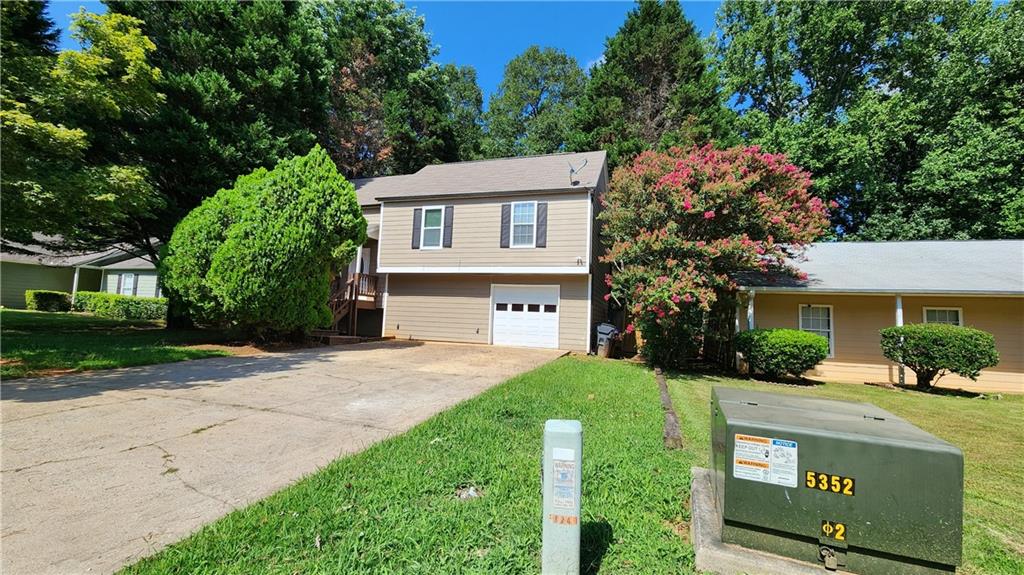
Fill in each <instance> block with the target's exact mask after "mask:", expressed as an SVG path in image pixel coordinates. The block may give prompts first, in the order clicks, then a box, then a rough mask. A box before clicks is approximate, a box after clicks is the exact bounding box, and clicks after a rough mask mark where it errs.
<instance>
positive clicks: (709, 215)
mask: <svg viewBox="0 0 1024 575" xmlns="http://www.w3.org/2000/svg"><path fill="white" fill-rule="evenodd" d="M714 217H715V210H708V211H706V212H704V219H705V220H710V219H712V218H714Z"/></svg>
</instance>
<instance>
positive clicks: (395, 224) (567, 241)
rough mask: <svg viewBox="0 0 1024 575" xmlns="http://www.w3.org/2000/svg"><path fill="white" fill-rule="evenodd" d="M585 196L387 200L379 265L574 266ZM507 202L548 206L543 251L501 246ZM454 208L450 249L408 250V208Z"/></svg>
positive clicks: (583, 236)
mask: <svg viewBox="0 0 1024 575" xmlns="http://www.w3.org/2000/svg"><path fill="white" fill-rule="evenodd" d="M588 198H589V194H588V193H571V194H547V195H543V194H541V195H522V196H515V197H514V198H513V197H505V198H464V199H449V200H425V201H422V202H388V203H385V204H384V207H383V210H384V224H383V230H382V232H381V244H380V246H381V249H380V266H381V267H384V268H393V267H417V268H418V267H423V266H438V267H460V266H461V267H492V266H501V267H506V268H515V267H517V266H518V267H536V266H558V267H579V269H580V271H581V272H585V271H586V268H585V267H584V266H585V265H586V261H587V233H586V231H587V213H588V210H587V202H588ZM512 201H539V202H548V226H547V232H548V241H547V247H545V248H501V247H500V246H499V241H500V239H501V238H500V236H501V205H502V204H504V203H510V202H512ZM441 205H452V206H455V211H454V214H453V218H452V247H450V248H442V249H433V250H414V249H412V224H413V222H412V219H413V210H414V209H416V208H422V207H424V206H441Z"/></svg>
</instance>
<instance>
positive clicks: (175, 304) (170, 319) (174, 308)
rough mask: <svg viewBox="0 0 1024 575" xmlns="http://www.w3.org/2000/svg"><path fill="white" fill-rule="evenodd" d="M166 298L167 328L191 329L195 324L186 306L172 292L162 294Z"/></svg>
mask: <svg viewBox="0 0 1024 575" xmlns="http://www.w3.org/2000/svg"><path fill="white" fill-rule="evenodd" d="M164 296H165V297H166V298H167V324H166V325H167V329H192V328H194V327H195V326H196V324H195V322H193V321H192V314H190V313H189V311H188V306H187V305H185V302H184V301H182V299H181V298H180V297H178V296H177V294H175V293H174V292H171V291H168V292H167V293H165V294H164Z"/></svg>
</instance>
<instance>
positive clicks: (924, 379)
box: [914, 369, 939, 391]
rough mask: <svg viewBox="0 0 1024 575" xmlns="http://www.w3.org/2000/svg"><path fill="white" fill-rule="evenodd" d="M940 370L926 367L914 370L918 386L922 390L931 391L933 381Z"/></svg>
mask: <svg viewBox="0 0 1024 575" xmlns="http://www.w3.org/2000/svg"><path fill="white" fill-rule="evenodd" d="M938 373H939V372H938V370H934V369H924V370H921V371H916V370H915V371H914V375H916V376H917V388H918V389H920V390H921V391H931V389H932V382H934V381H935V376H936V375H938Z"/></svg>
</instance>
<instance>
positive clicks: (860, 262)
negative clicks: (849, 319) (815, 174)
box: [736, 240, 1024, 295]
mask: <svg viewBox="0 0 1024 575" xmlns="http://www.w3.org/2000/svg"><path fill="white" fill-rule="evenodd" d="M804 256H805V258H806V260H804V261H801V260H800V259H799V258H798V259H795V260H793V261H792V262H791V263H792V264H794V265H795V266H796V267H798V268H800V270H801V271H804V272H806V273H807V275H808V278H807V280H806V281H801V280H797V279H794V278H790V277H779V276H766V275H764V274H758V273H753V274H742V275H740V274H738V275H737V278H736V279H737V281H738V282H739V283H740V284H741V285H743V286H746V287H750V288H757V287H762V288H764V289H771V290H773V291H774V290H787V291H789V290H791V291H798V292H863V293H958V294H971V293H977V294H1020V295H1024V240H975V241H920V242H829V243H817V244H813V245H812V246H810V247H809V248H808V249H807V250H806V252H805V253H804Z"/></svg>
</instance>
